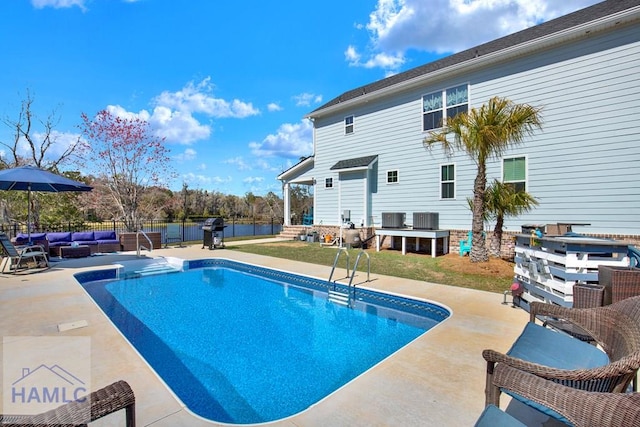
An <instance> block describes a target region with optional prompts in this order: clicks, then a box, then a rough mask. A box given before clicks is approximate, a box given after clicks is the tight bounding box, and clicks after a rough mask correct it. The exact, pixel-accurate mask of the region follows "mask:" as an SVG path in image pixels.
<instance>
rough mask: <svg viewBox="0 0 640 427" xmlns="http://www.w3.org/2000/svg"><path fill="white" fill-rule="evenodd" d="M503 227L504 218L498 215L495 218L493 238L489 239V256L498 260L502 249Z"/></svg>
mask: <svg viewBox="0 0 640 427" xmlns="http://www.w3.org/2000/svg"><path fill="white" fill-rule="evenodd" d="M503 227H504V216H502V215H498V217H497V218H496V226H495V228H494V229H493V236H492V237H491V246H490V249H489V251H490V253H491V256H493V257H497V258H500V255H501V249H502V228H503Z"/></svg>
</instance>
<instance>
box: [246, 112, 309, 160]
mask: <svg viewBox="0 0 640 427" xmlns="http://www.w3.org/2000/svg"><path fill="white" fill-rule="evenodd" d="M249 147H250V148H251V151H252V153H253V154H254V155H256V156H267V157H271V156H279V157H285V158H295V157H301V156H309V155H311V154H312V152H313V125H312V124H311V122H310V121H309V120H306V119H305V120H302V121H301V122H300V123H296V124H291V123H285V124H283V125H281V126H280V127H279V128H278V131H277V132H276V133H275V134H270V135H267V137H266V138H265V139H264V140H263V141H262V142H261V143H257V142H252V143H250V144H249Z"/></svg>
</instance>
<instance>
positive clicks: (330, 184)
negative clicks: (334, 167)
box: [324, 178, 333, 188]
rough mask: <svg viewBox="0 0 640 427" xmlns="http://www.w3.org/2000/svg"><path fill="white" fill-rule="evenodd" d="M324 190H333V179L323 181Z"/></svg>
mask: <svg viewBox="0 0 640 427" xmlns="http://www.w3.org/2000/svg"><path fill="white" fill-rule="evenodd" d="M324 188H333V178H326V179H325V180H324Z"/></svg>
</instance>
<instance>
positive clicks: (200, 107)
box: [153, 77, 260, 119]
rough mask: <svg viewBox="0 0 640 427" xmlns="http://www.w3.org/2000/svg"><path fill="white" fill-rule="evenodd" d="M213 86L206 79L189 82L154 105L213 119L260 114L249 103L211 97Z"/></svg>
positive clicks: (164, 94) (165, 93) (159, 97)
mask: <svg viewBox="0 0 640 427" xmlns="http://www.w3.org/2000/svg"><path fill="white" fill-rule="evenodd" d="M212 92H213V85H212V84H211V78H209V77H207V78H206V79H204V80H202V81H201V82H200V83H197V84H194V82H189V83H187V85H186V86H185V87H183V88H182V89H181V90H179V91H177V92H169V91H164V92H162V93H161V94H160V95H158V96H157V97H156V98H155V99H154V100H153V102H154V104H156V105H161V106H164V107H168V108H173V109H176V110H179V111H182V112H187V113H190V114H193V113H202V114H205V115H207V116H209V117H213V118H228V117H233V118H240V119H241V118H245V117H249V116H255V115H257V114H260V110H258V109H256V108H254V107H253V105H252V104H251V103H247V102H243V101H240V100H238V99H234V100H233V101H226V100H224V99H220V98H214V97H213V96H211V93H212Z"/></svg>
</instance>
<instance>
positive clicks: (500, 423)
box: [474, 405, 526, 427]
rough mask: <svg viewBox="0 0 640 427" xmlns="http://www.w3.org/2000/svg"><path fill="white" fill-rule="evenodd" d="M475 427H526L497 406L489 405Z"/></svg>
mask: <svg viewBox="0 0 640 427" xmlns="http://www.w3.org/2000/svg"><path fill="white" fill-rule="evenodd" d="M474 427H526V425H525V424H522V423H521V422H520V421H518V420H517V419H515V418H514V417H512V416H511V415H509V414H507V413H506V412H503V411H501V410H500V409H498V407H497V406H495V405H488V406H486V407H485V408H484V411H482V414H480V418H478V421H476V423H475V424H474Z"/></svg>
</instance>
